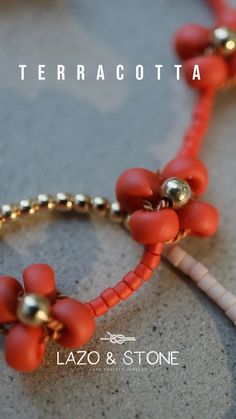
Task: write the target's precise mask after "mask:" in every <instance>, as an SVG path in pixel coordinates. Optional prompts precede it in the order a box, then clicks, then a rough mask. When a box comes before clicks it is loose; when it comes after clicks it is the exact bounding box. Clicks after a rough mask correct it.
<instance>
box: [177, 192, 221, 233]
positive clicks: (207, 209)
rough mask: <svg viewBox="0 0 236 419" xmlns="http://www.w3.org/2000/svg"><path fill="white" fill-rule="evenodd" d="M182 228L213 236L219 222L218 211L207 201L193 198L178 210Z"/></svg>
mask: <svg viewBox="0 0 236 419" xmlns="http://www.w3.org/2000/svg"><path fill="white" fill-rule="evenodd" d="M178 215H179V221H180V228H181V229H184V230H189V231H190V234H192V235H197V236H205V237H208V236H211V235H213V234H214V233H215V231H216V230H217V227H218V223H219V214H218V211H217V209H216V208H215V207H213V205H210V204H208V203H207V202H200V201H194V200H191V201H189V202H188V204H186V205H185V206H184V207H183V208H181V209H179V210H178Z"/></svg>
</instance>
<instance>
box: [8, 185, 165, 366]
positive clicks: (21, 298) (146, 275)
mask: <svg viewBox="0 0 236 419" xmlns="http://www.w3.org/2000/svg"><path fill="white" fill-rule="evenodd" d="M45 210H49V211H63V212H70V211H76V212H77V213H79V214H87V215H88V214H97V215H100V216H103V217H106V218H108V219H109V220H111V221H113V222H115V223H119V224H121V225H123V226H125V227H127V214H126V213H125V212H124V211H122V210H121V209H120V206H119V204H118V203H117V202H114V203H110V202H109V201H108V200H107V199H105V198H102V197H94V198H90V197H89V196H88V195H85V194H82V193H79V194H76V195H74V196H73V195H72V194H68V193H62V192H60V193H58V194H56V195H55V196H50V195H46V194H40V195H38V197H37V198H36V199H25V200H22V201H20V202H19V203H18V204H15V205H3V206H2V209H1V217H0V226H1V227H3V226H4V225H5V224H7V223H8V222H9V221H15V220H17V219H19V218H20V217H25V216H27V215H29V216H33V215H34V214H37V213H39V212H40V211H41V212H42V211H45ZM162 249H163V245H162V244H156V245H149V246H148V245H147V246H145V247H144V252H143V255H142V257H141V259H140V262H139V263H138V264H137V266H136V267H135V269H133V271H130V272H128V273H127V274H126V275H124V277H123V278H122V279H121V280H119V282H118V283H117V284H116V285H114V286H113V287H110V288H107V289H105V290H104V291H103V292H101V294H100V295H99V296H98V297H96V298H94V299H93V300H91V301H88V302H85V303H82V302H80V301H78V300H75V299H73V298H69V297H67V296H65V295H64V294H62V293H60V292H59V291H58V290H57V289H56V285H55V276H54V271H53V269H52V268H51V267H50V266H49V265H46V264H34V265H31V266H29V267H27V268H26V269H25V270H24V272H23V283H24V289H23V287H22V286H21V284H20V282H18V281H17V280H16V279H15V278H12V277H9V276H1V277H0V324H1V328H0V332H1V333H2V334H4V335H5V359H6V361H7V363H8V364H9V365H10V366H11V367H12V368H14V369H16V370H19V371H24V372H26V371H32V370H34V369H36V368H37V367H38V366H39V365H40V364H41V362H42V360H43V358H44V354H45V349H46V343H47V342H48V340H49V339H52V340H54V341H57V342H58V343H59V344H60V345H62V346H63V347H65V348H78V347H80V346H82V345H84V344H85V343H86V342H87V341H88V340H89V339H90V338H91V337H92V335H93V333H94V330H95V318H96V317H99V316H101V315H103V314H105V313H106V312H107V311H109V310H110V309H111V308H112V307H114V306H115V305H117V304H118V303H119V302H121V301H123V300H126V299H128V298H129V297H130V296H131V295H132V294H133V293H134V292H135V291H136V290H137V289H138V288H140V287H141V286H142V285H143V284H144V283H145V282H146V281H148V280H149V279H150V277H151V275H152V273H153V270H154V269H155V268H156V267H157V266H158V264H159V262H160V255H161V252H162ZM75 319H76V320H75ZM77 319H78V320H77Z"/></svg>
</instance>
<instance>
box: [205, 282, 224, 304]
mask: <svg viewBox="0 0 236 419" xmlns="http://www.w3.org/2000/svg"><path fill="white" fill-rule="evenodd" d="M224 293H225V288H224V287H222V285H220V284H219V283H216V285H213V287H211V288H209V290H207V295H208V296H209V297H210V298H211V299H212V300H213V301H217V300H219V298H220V297H221V295H223V294H224Z"/></svg>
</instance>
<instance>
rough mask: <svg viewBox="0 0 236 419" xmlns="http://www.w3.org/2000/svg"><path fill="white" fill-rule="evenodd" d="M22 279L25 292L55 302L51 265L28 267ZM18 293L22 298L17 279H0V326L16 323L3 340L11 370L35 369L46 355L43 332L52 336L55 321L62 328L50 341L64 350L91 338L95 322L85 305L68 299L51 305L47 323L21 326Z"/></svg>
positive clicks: (22, 322) (22, 324) (22, 321)
mask: <svg viewBox="0 0 236 419" xmlns="http://www.w3.org/2000/svg"><path fill="white" fill-rule="evenodd" d="M23 279H24V284H25V289H26V292H27V293H30V294H36V295H38V296H43V297H44V298H47V299H48V300H51V303H53V302H54V301H55V299H56V295H57V293H56V287H55V279H54V272H53V270H52V268H51V267H50V266H48V265H44V264H35V265H31V266H29V267H28V268H26V269H25V271H24V273H23ZM20 294H21V295H22V297H24V291H23V288H22V287H21V285H20V284H19V283H18V281H17V280H16V279H14V278H11V277H0V324H3V325H4V324H6V323H9V322H15V323H16V322H17V323H16V324H15V325H13V326H12V327H11V328H10V329H8V330H7V333H6V339H5V359H6V361H7V363H8V364H9V365H10V366H11V367H12V368H15V369H16V370H18V371H25V372H27V371H32V370H34V369H36V368H38V366H39V365H40V364H41V362H42V360H43V356H44V352H45V344H46V339H45V338H46V332H47V331H48V334H47V335H48V336H51V335H52V331H51V328H53V323H55V321H58V322H59V323H60V326H62V328H61V329H60V334H59V336H58V337H57V335H56V336H55V335H52V336H53V339H56V340H57V341H58V343H60V344H61V345H62V346H64V347H70V348H75V347H79V346H81V345H83V344H84V343H86V342H87V341H88V340H89V339H90V337H91V336H92V335H93V333H94V329H95V321H94V315H93V313H92V310H91V309H90V308H89V306H88V305H86V304H83V303H81V302H79V301H76V300H74V299H71V298H65V299H62V300H58V301H56V302H54V305H51V308H50V318H49V319H48V320H49V321H48V322H47V320H46V322H45V323H44V324H42V325H38V324H36V323H35V325H33V326H31V325H30V326H29V325H27V324H25V323H24V317H20V316H19V318H17V314H16V313H17V309H18V307H17V306H18V297H19V295H20ZM32 298H33V297H32ZM36 301H37V300H36ZM21 304H24V302H21ZM20 319H22V320H20ZM53 320H54V322H53ZM48 336H47V338H48Z"/></svg>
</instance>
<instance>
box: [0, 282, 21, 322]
mask: <svg viewBox="0 0 236 419" xmlns="http://www.w3.org/2000/svg"><path fill="white" fill-rule="evenodd" d="M20 294H23V288H22V286H21V284H20V283H19V282H18V281H17V280H16V279H15V278H12V277H11V276H0V324H6V323H13V322H15V321H16V319H17V317H16V309H17V300H18V296H19V295H20Z"/></svg>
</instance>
